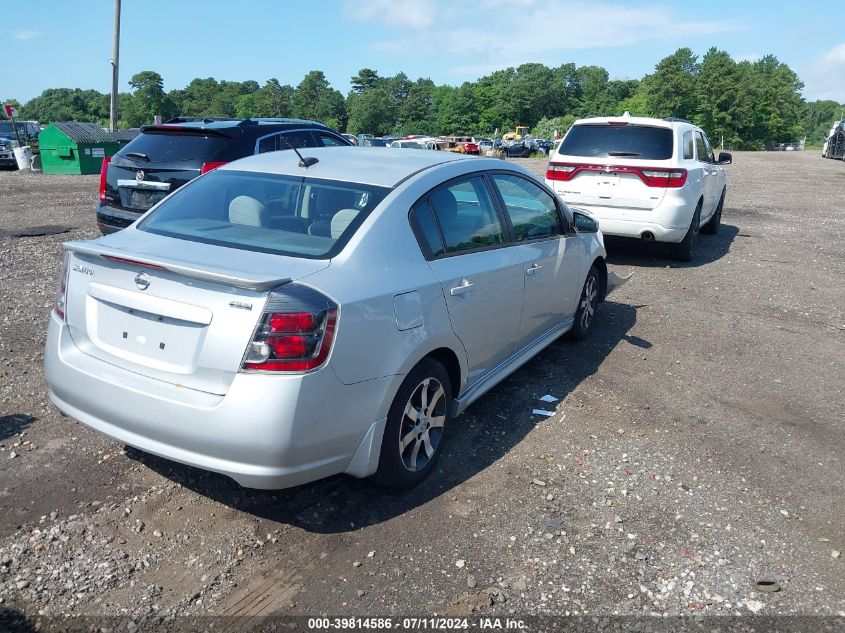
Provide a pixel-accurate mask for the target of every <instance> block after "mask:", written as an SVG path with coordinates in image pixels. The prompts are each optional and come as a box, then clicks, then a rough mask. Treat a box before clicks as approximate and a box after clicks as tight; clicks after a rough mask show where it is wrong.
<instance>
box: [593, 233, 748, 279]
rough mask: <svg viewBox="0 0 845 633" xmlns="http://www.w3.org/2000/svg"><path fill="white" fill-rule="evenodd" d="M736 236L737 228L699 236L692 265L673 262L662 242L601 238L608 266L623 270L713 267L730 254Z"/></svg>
mask: <svg viewBox="0 0 845 633" xmlns="http://www.w3.org/2000/svg"><path fill="white" fill-rule="evenodd" d="M738 233H739V228H737V227H736V226H733V225H732V224H724V223H722V226H721V227H719V232H718V233H717V234H716V235H704V234H699V236H698V245H697V248H698V250H697V252H696V254H695V258H694V259H693V260H692V261H691V262H679V261H675V260H674V259H672V256H671V254H670V245H669V244H665V243H662V242H646V241H644V240H640V239H635V238H629V237H616V236H613V235H605V236H604V245H605V248H606V249H607V262H608V263H609V264H619V265H622V266H643V267H660V268H696V267H698V266H705V265H707V264H712V263H713V262H715V261H718V260H720V259H722V257H724V256H725V255H727V254H728V252H730V249H731V244H732V243H733V241H734V238H735V237H736V236H737V234H738Z"/></svg>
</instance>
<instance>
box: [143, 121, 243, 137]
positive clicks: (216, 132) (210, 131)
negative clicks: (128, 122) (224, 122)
mask: <svg viewBox="0 0 845 633" xmlns="http://www.w3.org/2000/svg"><path fill="white" fill-rule="evenodd" d="M227 131H228V130H226V129H218V128H212V127H205V126H202V127H197V126H189V125H179V124H178V123H177V124H175V125H174V124H171V123H162V124H161V125H142V126H141V132H143V133H144V134H193V135H194V136H219V137H221V138H232V134H231V133H228V134H227Z"/></svg>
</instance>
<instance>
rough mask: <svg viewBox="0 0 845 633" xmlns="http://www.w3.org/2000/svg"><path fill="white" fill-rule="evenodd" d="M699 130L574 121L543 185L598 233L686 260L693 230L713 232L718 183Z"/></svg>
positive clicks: (722, 182)
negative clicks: (666, 248)
mask: <svg viewBox="0 0 845 633" xmlns="http://www.w3.org/2000/svg"><path fill="white" fill-rule="evenodd" d="M730 162H731V155H730V154H729V153H727V152H722V153H720V154H719V158H718V159H716V158H715V157H714V155H713V149H712V148H711V146H710V141H709V140H708V139H707V135H706V134H705V133H704V131H703V130H702V129H701V128H699V127H697V126H695V125H693V124H692V123H690V122H688V121H683V120H680V119H652V118H645V117H632V116H629V115H628V113H625V115H623V116H621V117H610V118H590V119H579V120H577V121H575V123H574V124H573V125H572V127H571V128H570V129H569V131H568V132H567V133H566V136H565V137H564V138H563V142H562V143H561V144H560V147H559V148H558V150H557V152H556V153H555V154H554V155H553V156H552V158H551V160H550V162H549V166H548V171H546V183H547V184H548V185H549V186H550V187H552V188H553V189H554V190H555V191H556V192H557V193H558V195H560V196H561V198H563V199H564V200H565V201H566V202H568V203H569V204H572V205H576V206H578V207H583V208H584V209H586V210H588V211H589V212H590V213H591V214H592V215H593V216H594V217H595V218H596V219H597V220H598V221H599V224H600V226H601V228H602V232H603V233H605V234H606V235H619V236H624V237H635V238H640V239H643V240H649V241H651V240H656V241H658V242H667V243H668V244H670V245H671V248H672V252H673V256H674V257H675V258H677V259H679V260H682V261H690V260H692V259H693V257H694V255H695V248H696V243H697V238H698V233H699V230H701V231H703V232H705V233H711V234H715V233H716V232H718V230H719V224H720V222H721V220H722V207H723V206H724V203H725V192H726V188H727V186H726V179H725V172H724V170H723V169H722V165H727V164H729V163H730Z"/></svg>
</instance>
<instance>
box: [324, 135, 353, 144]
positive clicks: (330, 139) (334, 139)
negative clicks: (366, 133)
mask: <svg viewBox="0 0 845 633" xmlns="http://www.w3.org/2000/svg"><path fill="white" fill-rule="evenodd" d="M320 140H321V141H322V142H323V145H324V146H325V147H342V146H346V145H349V143H345V142H343V141H341V140H340V139H339V138H337V137H336V136H332V135H331V134H323V133H321V134H320Z"/></svg>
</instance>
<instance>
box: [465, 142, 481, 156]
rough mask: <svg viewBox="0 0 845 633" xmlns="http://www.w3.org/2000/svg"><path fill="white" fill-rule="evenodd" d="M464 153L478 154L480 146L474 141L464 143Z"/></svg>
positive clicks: (479, 153)
mask: <svg viewBox="0 0 845 633" xmlns="http://www.w3.org/2000/svg"><path fill="white" fill-rule="evenodd" d="M464 154H475V155H476V156H479V155H481V148H480V147H479V146H478V143H476V142H475V141H470V142H468V143H464Z"/></svg>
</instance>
